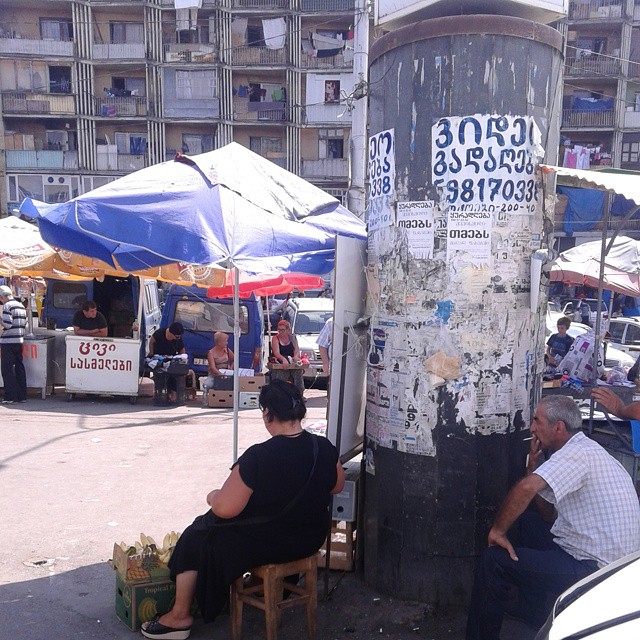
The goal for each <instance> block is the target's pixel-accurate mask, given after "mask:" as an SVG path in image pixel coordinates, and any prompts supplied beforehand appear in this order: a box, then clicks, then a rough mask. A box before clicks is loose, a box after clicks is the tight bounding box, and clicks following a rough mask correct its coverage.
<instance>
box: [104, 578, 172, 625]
mask: <svg viewBox="0 0 640 640" xmlns="http://www.w3.org/2000/svg"><path fill="white" fill-rule="evenodd" d="M175 597H176V585H175V583H173V582H172V581H171V580H162V581H160V582H144V583H142V584H133V583H131V582H128V581H126V580H123V579H122V576H121V575H120V574H119V573H116V615H117V616H118V618H120V620H122V622H124V624H126V625H127V627H129V629H131V631H138V630H139V629H140V626H141V625H142V623H143V622H147V620H152V619H153V618H155V617H156V615H163V614H165V613H167V611H169V610H170V609H171V607H172V605H173V602H174V600H175Z"/></svg>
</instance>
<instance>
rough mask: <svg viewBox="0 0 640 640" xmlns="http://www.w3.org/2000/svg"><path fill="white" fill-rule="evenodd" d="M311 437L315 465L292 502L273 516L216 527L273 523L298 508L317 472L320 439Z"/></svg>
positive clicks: (247, 519) (237, 521) (220, 524)
mask: <svg viewBox="0 0 640 640" xmlns="http://www.w3.org/2000/svg"><path fill="white" fill-rule="evenodd" d="M309 435H310V436H311V442H312V445H313V464H312V465H311V471H310V472H309V477H308V478H307V481H306V482H305V483H304V485H303V486H302V488H301V489H300V490H299V491H298V493H296V495H295V496H294V497H293V498H292V499H291V501H290V502H289V503H288V504H287V505H286V506H285V507H284V508H283V509H281V510H280V511H279V512H278V513H276V514H275V515H273V516H255V517H253V518H246V519H245V520H232V521H230V522H227V521H225V522H216V523H215V525H214V526H215V527H230V526H231V525H242V526H244V525H248V524H266V523H267V522H272V521H273V520H278V519H279V518H282V517H284V516H285V515H287V513H289V511H291V509H293V507H295V506H296V504H297V503H298V501H299V500H300V498H302V496H303V495H304V492H305V491H306V490H307V487H308V486H309V483H310V482H311V478H312V477H313V474H314V472H315V470H316V464H317V462H318V437H317V436H314V435H313V434H309Z"/></svg>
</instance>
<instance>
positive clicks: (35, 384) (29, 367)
mask: <svg viewBox="0 0 640 640" xmlns="http://www.w3.org/2000/svg"><path fill="white" fill-rule="evenodd" d="M51 346H53V345H51ZM48 347H49V343H48V342H47V340H25V342H24V344H23V345H22V362H23V364H24V370H25V373H26V375H27V387H28V388H30V389H33V388H35V389H45V387H46V385H47V382H49V381H48V380H47V367H48V360H47V358H48V354H47V349H48ZM1 358H2V350H1V349H0V359H1ZM0 387H4V382H3V380H2V375H0ZM43 397H44V396H43Z"/></svg>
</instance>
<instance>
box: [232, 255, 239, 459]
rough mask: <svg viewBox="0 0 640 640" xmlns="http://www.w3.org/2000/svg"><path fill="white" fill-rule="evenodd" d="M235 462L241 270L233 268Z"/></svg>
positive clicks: (235, 452) (234, 457)
mask: <svg viewBox="0 0 640 640" xmlns="http://www.w3.org/2000/svg"><path fill="white" fill-rule="evenodd" d="M233 272H234V273H233V276H234V282H233V463H234V464H235V462H236V460H237V459H238V405H239V404H240V389H239V386H240V384H239V382H240V381H239V377H240V376H239V373H240V272H239V270H238V267H234V268H233Z"/></svg>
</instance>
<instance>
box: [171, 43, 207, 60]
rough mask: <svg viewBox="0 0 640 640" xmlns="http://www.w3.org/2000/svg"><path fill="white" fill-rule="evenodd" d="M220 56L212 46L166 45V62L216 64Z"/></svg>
mask: <svg viewBox="0 0 640 640" xmlns="http://www.w3.org/2000/svg"><path fill="white" fill-rule="evenodd" d="M217 59H218V54H217V52H216V49H215V47H213V46H212V45H210V44H177V43H172V44H165V45H164V61H165V62H216V61H217Z"/></svg>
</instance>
